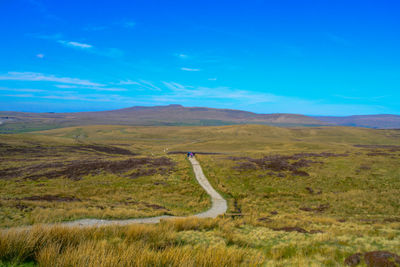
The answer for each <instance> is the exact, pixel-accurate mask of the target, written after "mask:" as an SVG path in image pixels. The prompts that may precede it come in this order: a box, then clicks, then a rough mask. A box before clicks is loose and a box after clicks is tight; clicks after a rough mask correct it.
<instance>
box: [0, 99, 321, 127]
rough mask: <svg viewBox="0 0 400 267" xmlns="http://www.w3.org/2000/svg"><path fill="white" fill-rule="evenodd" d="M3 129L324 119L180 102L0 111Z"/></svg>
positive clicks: (288, 122)
mask: <svg viewBox="0 0 400 267" xmlns="http://www.w3.org/2000/svg"><path fill="white" fill-rule="evenodd" d="M0 124H1V125H0V132H2V133H7V132H26V131H34V130H46V129H53V128H59V127H68V126H79V125H91V124H114V125H144V126H146V125H149V126H160V125H171V126H172V125H208V126H211V125H231V124H268V125H275V126H308V125H312V126H318V125H326V123H322V122H321V121H319V120H317V119H315V118H312V117H308V116H304V115H297V114H256V113H253V112H248V111H241V110H232V109H216V108H205V107H183V106H181V105H168V106H153V107H140V106H137V107H131V108H124V109H118V110H110V111H98V112H75V113H26V112H0Z"/></svg>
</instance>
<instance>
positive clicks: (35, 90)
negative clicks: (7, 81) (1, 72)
mask: <svg viewBox="0 0 400 267" xmlns="http://www.w3.org/2000/svg"><path fill="white" fill-rule="evenodd" d="M0 91H9V92H28V93H37V92H44V90H41V89H29V88H8V87H0Z"/></svg>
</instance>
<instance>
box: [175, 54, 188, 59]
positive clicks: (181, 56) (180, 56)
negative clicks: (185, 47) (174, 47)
mask: <svg viewBox="0 0 400 267" xmlns="http://www.w3.org/2000/svg"><path fill="white" fill-rule="evenodd" d="M177 57H179V58H188V57H189V56H188V55H186V54H177Z"/></svg>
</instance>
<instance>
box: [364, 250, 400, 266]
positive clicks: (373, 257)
mask: <svg viewBox="0 0 400 267" xmlns="http://www.w3.org/2000/svg"><path fill="white" fill-rule="evenodd" d="M364 260H365V263H366V264H367V266H369V267H372V266H374V267H398V266H400V256H399V255H397V254H394V253H391V252H388V251H371V252H367V253H365V254H364Z"/></svg>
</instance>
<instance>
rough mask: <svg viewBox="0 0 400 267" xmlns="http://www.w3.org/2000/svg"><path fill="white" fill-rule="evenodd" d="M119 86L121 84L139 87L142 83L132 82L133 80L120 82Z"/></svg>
mask: <svg viewBox="0 0 400 267" xmlns="http://www.w3.org/2000/svg"><path fill="white" fill-rule="evenodd" d="M118 84H121V85H139V84H140V83H138V82H135V81H131V80H126V81H119V83H118Z"/></svg>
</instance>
